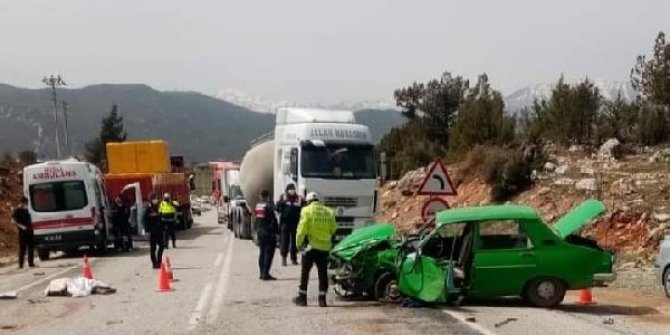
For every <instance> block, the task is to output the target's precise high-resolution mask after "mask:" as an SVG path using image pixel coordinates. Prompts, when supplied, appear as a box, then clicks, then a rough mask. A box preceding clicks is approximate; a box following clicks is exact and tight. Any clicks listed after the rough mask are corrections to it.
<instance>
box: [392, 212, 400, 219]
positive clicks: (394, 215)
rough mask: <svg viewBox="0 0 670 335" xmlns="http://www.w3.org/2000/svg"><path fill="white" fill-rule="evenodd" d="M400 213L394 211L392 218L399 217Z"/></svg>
mask: <svg viewBox="0 0 670 335" xmlns="http://www.w3.org/2000/svg"><path fill="white" fill-rule="evenodd" d="M399 215H400V214H398V212H393V214H392V215H391V220H395V219H397V218H398V216H399Z"/></svg>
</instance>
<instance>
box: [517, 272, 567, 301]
mask: <svg viewBox="0 0 670 335" xmlns="http://www.w3.org/2000/svg"><path fill="white" fill-rule="evenodd" d="M566 290H567V286H566V285H565V283H564V282H563V281H561V280H558V279H555V278H537V279H533V280H531V281H530V282H529V283H528V284H527V285H526V287H525V289H524V294H523V296H524V298H525V299H526V300H527V301H528V302H529V303H530V304H531V305H533V306H536V307H543V308H548V307H554V306H556V305H558V304H560V303H561V302H563V299H564V298H565V292H566Z"/></svg>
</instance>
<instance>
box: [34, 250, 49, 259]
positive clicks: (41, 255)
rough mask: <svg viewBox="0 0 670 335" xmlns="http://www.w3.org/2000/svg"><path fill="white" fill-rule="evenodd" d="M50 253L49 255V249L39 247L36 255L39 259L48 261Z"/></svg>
mask: <svg viewBox="0 0 670 335" xmlns="http://www.w3.org/2000/svg"><path fill="white" fill-rule="evenodd" d="M50 255H51V252H50V251H49V249H39V250H37V257H39V259H40V261H48V260H49V256H50Z"/></svg>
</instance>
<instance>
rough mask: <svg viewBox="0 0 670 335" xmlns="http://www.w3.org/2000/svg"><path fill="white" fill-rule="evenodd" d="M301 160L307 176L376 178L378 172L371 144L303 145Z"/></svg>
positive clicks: (302, 169) (303, 174)
mask: <svg viewBox="0 0 670 335" xmlns="http://www.w3.org/2000/svg"><path fill="white" fill-rule="evenodd" d="M300 161H301V163H300V164H301V165H300V167H301V172H302V176H303V177H305V178H324V179H374V178H375V177H376V174H377V173H376V172H377V171H376V169H375V156H374V151H373V147H372V146H371V145H356V146H343V145H326V146H314V145H309V144H308V145H303V147H302V157H301V160H300Z"/></svg>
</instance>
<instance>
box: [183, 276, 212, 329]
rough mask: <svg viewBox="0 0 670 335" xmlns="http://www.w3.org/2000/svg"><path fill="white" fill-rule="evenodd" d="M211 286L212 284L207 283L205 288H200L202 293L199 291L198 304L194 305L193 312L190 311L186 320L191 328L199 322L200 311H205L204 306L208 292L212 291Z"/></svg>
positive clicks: (200, 317)
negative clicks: (189, 316) (189, 317)
mask: <svg viewBox="0 0 670 335" xmlns="http://www.w3.org/2000/svg"><path fill="white" fill-rule="evenodd" d="M213 286H214V285H212V283H207V285H205V288H204V289H203V290H202V293H200V299H198V304H196V305H195V309H193V313H191V319H190V320H188V324H189V325H190V326H191V327H190V328H191V329H193V328H195V326H197V325H198V324H199V323H201V321H202V313H203V312H204V311H205V306H207V300H208V298H209V295H210V293H211V292H212V287H213Z"/></svg>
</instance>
